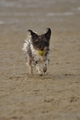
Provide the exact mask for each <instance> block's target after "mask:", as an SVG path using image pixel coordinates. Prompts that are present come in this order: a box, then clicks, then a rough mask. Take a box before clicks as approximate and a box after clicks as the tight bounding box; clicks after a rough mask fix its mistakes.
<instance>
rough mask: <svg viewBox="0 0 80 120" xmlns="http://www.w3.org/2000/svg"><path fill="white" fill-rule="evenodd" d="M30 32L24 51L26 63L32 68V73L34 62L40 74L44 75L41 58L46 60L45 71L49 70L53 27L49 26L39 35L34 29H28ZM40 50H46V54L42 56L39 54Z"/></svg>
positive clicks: (31, 71)
mask: <svg viewBox="0 0 80 120" xmlns="http://www.w3.org/2000/svg"><path fill="white" fill-rule="evenodd" d="M28 32H29V33H30V37H29V40H25V43H24V45H23V49H22V50H23V51H24V55H25V59H26V65H27V66H28V67H29V69H30V73H33V69H32V62H33V63H34V65H35V66H36V69H37V71H38V73H39V75H42V73H41V69H40V66H39V60H41V61H43V62H44V66H43V72H44V73H45V72H46V71H47V66H48V63H49V59H50V49H49V43H50V36H51V29H50V28H47V32H46V33H45V34H42V35H38V34H37V33H35V32H33V31H32V30H28ZM38 50H46V54H45V55H43V56H41V55H39V54H38Z"/></svg>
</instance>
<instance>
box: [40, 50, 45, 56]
mask: <svg viewBox="0 0 80 120" xmlns="http://www.w3.org/2000/svg"><path fill="white" fill-rule="evenodd" d="M38 54H39V55H40V56H44V55H45V54H46V50H38Z"/></svg>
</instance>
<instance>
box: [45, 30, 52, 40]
mask: <svg viewBox="0 0 80 120" xmlns="http://www.w3.org/2000/svg"><path fill="white" fill-rule="evenodd" d="M45 36H46V38H48V39H50V36H51V29H50V28H47V32H46V33H45Z"/></svg>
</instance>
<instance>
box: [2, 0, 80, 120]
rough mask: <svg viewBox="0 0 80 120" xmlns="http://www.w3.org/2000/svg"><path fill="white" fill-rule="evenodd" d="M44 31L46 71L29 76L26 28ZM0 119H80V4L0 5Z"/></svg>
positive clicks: (5, 1)
mask: <svg viewBox="0 0 80 120" xmlns="http://www.w3.org/2000/svg"><path fill="white" fill-rule="evenodd" d="M48 27H50V28H51V30H52V34H51V41H50V50H51V58H50V64H49V66H48V71H47V73H46V74H43V76H39V75H38V74H37V71H36V69H35V68H34V74H32V75H29V74H28V68H27V66H26V64H25V58H24V54H23V51H22V47H23V42H24V40H25V39H26V37H27V30H28V29H32V30H34V31H36V32H38V33H39V34H41V33H44V32H45V31H46V28H48ZM0 120H80V0H49V1H46V0H41V1H40V0H23V1H22V0H18V1H16V0H12V1H11V0H2V1H0Z"/></svg>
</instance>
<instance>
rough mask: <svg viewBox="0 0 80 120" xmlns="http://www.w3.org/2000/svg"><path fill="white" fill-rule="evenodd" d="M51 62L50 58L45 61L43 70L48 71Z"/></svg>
mask: <svg viewBox="0 0 80 120" xmlns="http://www.w3.org/2000/svg"><path fill="white" fill-rule="evenodd" d="M48 64H49V60H48V59H47V60H46V61H45V63H44V67H43V72H44V73H45V72H46V71H47V66H48Z"/></svg>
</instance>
